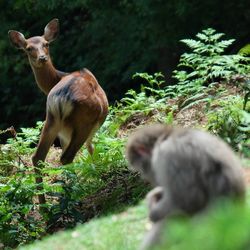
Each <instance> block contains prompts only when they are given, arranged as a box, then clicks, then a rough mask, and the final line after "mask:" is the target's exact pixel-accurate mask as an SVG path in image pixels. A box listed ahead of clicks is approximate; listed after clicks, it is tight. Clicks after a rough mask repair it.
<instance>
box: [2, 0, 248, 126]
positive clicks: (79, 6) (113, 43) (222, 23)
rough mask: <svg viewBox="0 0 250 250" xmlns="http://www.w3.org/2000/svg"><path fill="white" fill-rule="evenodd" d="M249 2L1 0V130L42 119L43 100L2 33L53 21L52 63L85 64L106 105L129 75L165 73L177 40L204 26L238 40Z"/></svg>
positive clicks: (34, 31)
mask: <svg viewBox="0 0 250 250" xmlns="http://www.w3.org/2000/svg"><path fill="white" fill-rule="evenodd" d="M248 5H249V2H248V0H241V1H230V3H228V4H224V2H222V1H221V2H219V1H202V2H199V4H197V2H193V1H185V0H179V1H174V0H170V1H164V0H157V1H155V0H132V1H124V0H118V1H111V0H105V1H99V0H76V1H70V2H69V1H66V0H47V1H34V0H16V1H9V0H2V1H0V23H1V30H0V37H1V41H0V57H1V64H0V72H1V81H0V89H1V99H0V114H1V121H0V129H5V128H6V127H10V126H11V125H13V126H15V127H16V128H20V127H27V126H29V127H30V126H34V125H35V122H36V121H37V120H43V119H44V117H45V115H44V113H45V112H44V111H45V102H46V98H45V96H44V95H43V94H42V93H41V92H40V91H39V90H38V89H37V86H36V85H35V80H34V76H33V75H32V70H31V69H30V67H29V65H28V60H27V58H26V57H25V54H24V53H22V52H21V51H18V50H16V49H15V48H13V47H12V46H11V45H10V43H9V40H8V36H7V33H8V30H10V29H14V30H18V31H21V32H23V33H24V35H25V36H26V37H30V36H33V35H42V32H43V29H44V26H45V25H46V24H47V23H48V21H49V20H51V19H52V18H55V17H57V18H59V20H60V35H59V37H58V40H56V41H55V42H53V44H51V54H52V57H53V61H54V63H55V65H56V67H58V69H59V70H65V71H67V72H69V71H74V70H77V69H80V68H83V67H87V68H89V69H90V70H91V71H93V73H94V74H95V75H96V77H97V79H98V80H99V82H100V84H101V85H102V86H103V87H104V89H105V90H106V92H107V94H108V97H109V100H110V102H111V103H113V102H114V101H115V100H119V99H120V98H121V97H122V96H123V93H125V92H126V91H127V90H128V89H129V88H131V80H130V78H131V75H132V74H134V72H145V71H147V72H149V73H152V72H155V71H156V72H158V71H162V72H164V73H165V74H166V75H167V77H168V78H169V77H170V75H171V72H172V70H173V68H174V67H175V62H176V58H178V56H179V54H180V53H181V52H180V47H179V46H178V40H180V39H181V38H182V37H188V36H190V35H191V34H195V33H196V32H197V31H199V30H201V29H202V28H203V27H211V26H214V25H215V24H216V28H217V29H218V27H219V28H220V29H221V30H223V31H224V32H225V33H226V34H228V35H229V36H231V37H235V38H236V39H237V41H239V42H242V41H243V39H246V37H248V36H249V29H248V25H246V23H247V22H248V19H247V18H248V17H249V13H248ZM58 10H60V11H58ZM13 13H14V14H13ZM66 17H67V18H66ZM190 17H193V18H190ZM242 17H246V18H242ZM187 20H188V22H187ZM215 20H216V22H215ZM232 27H234V28H232ZM236 49H237V45H236ZM2 114H4V115H2Z"/></svg>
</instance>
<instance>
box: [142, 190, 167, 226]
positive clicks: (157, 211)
mask: <svg viewBox="0 0 250 250" xmlns="http://www.w3.org/2000/svg"><path fill="white" fill-rule="evenodd" d="M166 198H167V197H166V194H165V191H164V189H163V187H160V186H158V187H156V188H154V189H153V190H151V191H150V192H149V193H148V194H147V197H146V199H147V203H148V208H149V218H150V220H151V221H152V222H157V221H159V220H161V219H163V218H165V216H166V215H167V214H168V212H169V207H168V206H169V202H168V200H167V199H166Z"/></svg>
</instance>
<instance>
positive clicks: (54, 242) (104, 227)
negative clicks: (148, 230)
mask: <svg viewBox="0 0 250 250" xmlns="http://www.w3.org/2000/svg"><path fill="white" fill-rule="evenodd" d="M146 222H147V209H146V206H145V204H144V203H140V204H139V205H138V206H136V207H133V208H129V209H128V210H127V211H124V212H122V213H120V214H116V215H115V214H114V215H108V216H106V217H103V218H99V219H93V220H91V221H90V222H89V223H86V224H85V225H79V226H77V227H76V228H75V229H74V230H68V231H64V232H60V233H58V234H56V235H53V236H50V237H47V238H45V239H44V240H43V241H38V242H36V243H34V244H33V245H28V246H23V247H21V248H20V250H43V249H46V250H50V249H51V250H52V249H53V250H72V249H74V250H84V249H88V250H97V249H98V250H105V249H112V250H121V249H124V250H125V249H126V250H132V249H136V248H137V247H138V245H139V244H140V242H141V240H142V238H143V236H144V231H145V225H146Z"/></svg>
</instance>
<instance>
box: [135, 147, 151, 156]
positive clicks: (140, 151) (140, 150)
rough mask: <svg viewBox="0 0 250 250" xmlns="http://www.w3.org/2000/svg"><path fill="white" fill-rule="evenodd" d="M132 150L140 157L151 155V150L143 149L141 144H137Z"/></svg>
mask: <svg viewBox="0 0 250 250" xmlns="http://www.w3.org/2000/svg"><path fill="white" fill-rule="evenodd" d="M134 150H135V151H136V153H137V154H138V155H139V156H141V157H145V156H149V155H150V154H151V150H149V148H147V147H145V145H143V144H137V145H136V146H135V148H134Z"/></svg>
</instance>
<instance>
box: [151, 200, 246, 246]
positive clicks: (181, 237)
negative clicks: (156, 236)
mask: <svg viewBox="0 0 250 250" xmlns="http://www.w3.org/2000/svg"><path fill="white" fill-rule="evenodd" d="M249 221H250V213H249V208H248V206H246V205H245V206H244V205H242V204H233V203H232V202H228V201H224V202H219V203H218V204H217V206H215V207H213V209H210V211H208V213H206V214H201V215H199V216H196V217H194V218H192V219H188V218H186V219H179V220H176V219H175V220H174V219H173V220H170V221H168V225H166V231H165V234H164V235H166V236H165V237H163V242H162V245H161V246H158V247H155V248H153V249H155V250H156V249H157V250H163V249H171V250H186V249H204V250H211V249H213V250H222V249H223V250H235V249H244V250H246V249H248V248H249V236H250V230H249V226H248V225H249Z"/></svg>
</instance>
